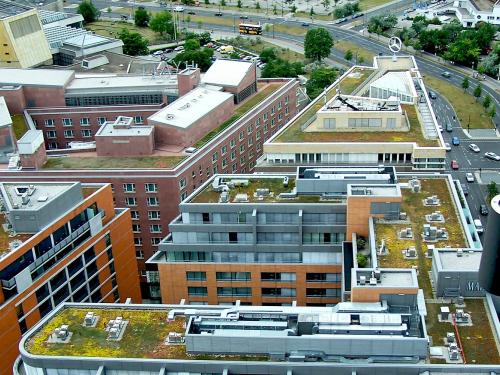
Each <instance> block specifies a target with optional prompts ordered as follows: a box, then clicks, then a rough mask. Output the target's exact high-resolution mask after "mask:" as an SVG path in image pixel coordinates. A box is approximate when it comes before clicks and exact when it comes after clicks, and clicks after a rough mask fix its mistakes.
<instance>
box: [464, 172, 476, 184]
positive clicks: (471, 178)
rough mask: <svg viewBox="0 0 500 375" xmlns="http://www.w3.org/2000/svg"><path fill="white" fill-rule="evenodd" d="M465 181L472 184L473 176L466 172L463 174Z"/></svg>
mask: <svg viewBox="0 0 500 375" xmlns="http://www.w3.org/2000/svg"><path fill="white" fill-rule="evenodd" d="M465 179H466V180H467V182H474V175H473V174H472V173H470V172H468V173H466V174H465Z"/></svg>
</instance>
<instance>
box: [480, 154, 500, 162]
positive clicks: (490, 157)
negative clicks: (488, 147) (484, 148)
mask: <svg viewBox="0 0 500 375" xmlns="http://www.w3.org/2000/svg"><path fill="white" fill-rule="evenodd" d="M484 157H485V158H487V159H491V160H495V161H499V160H500V156H498V155H497V154H495V153H494V152H485V153H484Z"/></svg>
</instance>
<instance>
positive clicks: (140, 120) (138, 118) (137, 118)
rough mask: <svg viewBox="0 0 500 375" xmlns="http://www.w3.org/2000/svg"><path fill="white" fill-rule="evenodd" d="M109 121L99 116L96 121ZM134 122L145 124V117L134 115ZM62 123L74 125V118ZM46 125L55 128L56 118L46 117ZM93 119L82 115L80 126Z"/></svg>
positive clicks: (63, 124)
mask: <svg viewBox="0 0 500 375" xmlns="http://www.w3.org/2000/svg"><path fill="white" fill-rule="evenodd" d="M114 120H115V119H110V121H114ZM106 121H108V120H107V118H106V117H97V119H96V122H97V125H99V126H100V125H104V123H105V122H106ZM34 123H35V125H36V126H37V127H38V122H37V120H34ZM134 123H135V124H137V125H140V124H144V119H143V117H142V116H134ZM61 124H62V126H73V124H74V122H73V119H72V118H62V119H61ZM44 125H45V127H46V128H53V127H55V126H56V120H54V119H51V118H49V119H45V121H44ZM90 125H92V124H91V121H90V118H88V117H82V118H80V126H90Z"/></svg>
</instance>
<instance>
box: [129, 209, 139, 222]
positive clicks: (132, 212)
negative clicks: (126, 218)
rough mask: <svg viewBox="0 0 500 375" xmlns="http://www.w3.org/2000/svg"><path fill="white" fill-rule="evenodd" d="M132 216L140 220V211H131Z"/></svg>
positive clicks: (133, 218)
mask: <svg viewBox="0 0 500 375" xmlns="http://www.w3.org/2000/svg"><path fill="white" fill-rule="evenodd" d="M130 216H131V217H132V220H139V211H130Z"/></svg>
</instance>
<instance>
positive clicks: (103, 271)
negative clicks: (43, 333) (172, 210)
mask: <svg viewBox="0 0 500 375" xmlns="http://www.w3.org/2000/svg"><path fill="white" fill-rule="evenodd" d="M0 196H1V205H2V207H3V211H4V212H3V213H2V215H1V216H0V220H1V224H2V225H1V226H0V244H1V248H0V280H1V288H0V339H1V340H2V342H3V343H4V344H3V345H2V348H1V349H0V358H2V365H1V366H0V373H1V374H2V375H3V374H8V373H11V372H10V368H11V366H12V364H13V362H14V360H15V358H16V357H17V355H18V346H17V344H18V342H19V340H20V338H21V335H22V334H23V333H24V332H26V331H27V330H28V329H29V328H30V327H32V326H34V325H35V324H36V323H37V322H38V321H39V320H40V319H41V318H43V317H44V316H45V315H47V314H48V313H49V312H50V311H52V310H53V309H54V308H55V307H56V306H57V305H59V304H60V303H62V302H65V301H68V302H69V301H88V302H91V301H92V302H116V301H125V300H126V299H127V298H129V297H130V298H131V299H132V300H133V301H136V302H140V301H141V296H140V289H139V282H138V281H139V279H138V273H137V263H136V262H135V261H134V258H133V254H134V247H133V244H132V236H133V235H132V232H131V229H130V226H131V224H130V214H129V210H128V209H115V208H114V207H113V200H112V192H111V187H110V186H109V184H81V183H80V182H38V181H36V180H33V181H26V182H24V183H13V182H2V183H1V184H0Z"/></svg>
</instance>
